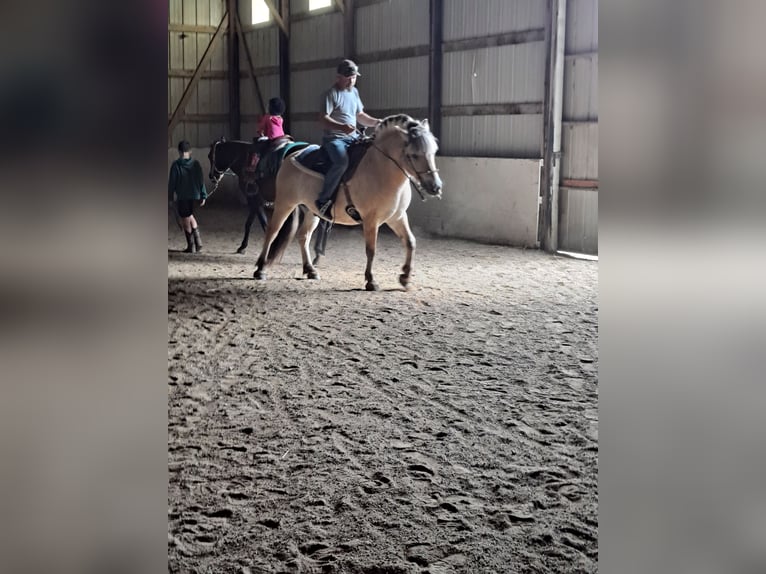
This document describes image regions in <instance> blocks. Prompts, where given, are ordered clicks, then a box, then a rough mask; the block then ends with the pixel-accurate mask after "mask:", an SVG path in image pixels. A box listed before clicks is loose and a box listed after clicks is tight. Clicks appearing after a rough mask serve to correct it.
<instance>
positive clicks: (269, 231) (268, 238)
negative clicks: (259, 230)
mask: <svg viewBox="0 0 766 574" xmlns="http://www.w3.org/2000/svg"><path fill="white" fill-rule="evenodd" d="M294 209H295V205H294V204H293V205H290V204H283V205H275V206H274V213H273V214H272V216H271V220H270V221H269V224H268V225H267V226H266V234H265V236H264V238H263V249H262V250H261V255H260V256H259V257H258V261H257V262H256V264H255V273H254V274H253V277H255V278H256V279H266V274H265V273H264V272H263V268H264V267H265V266H266V256H267V255H268V253H269V249H270V248H271V244H272V243H274V239H276V237H277V235H278V234H279V230H280V229H281V228H282V225H283V224H284V223H285V221H287V218H288V217H289V216H290V214H291V213H292V212H293V210H294Z"/></svg>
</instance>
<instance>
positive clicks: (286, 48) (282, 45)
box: [279, 0, 291, 134]
mask: <svg viewBox="0 0 766 574" xmlns="http://www.w3.org/2000/svg"><path fill="white" fill-rule="evenodd" d="M279 12H280V15H281V16H282V23H283V25H284V28H282V27H280V31H279V97H281V98H282V99H283V100H284V102H285V109H286V110H287V111H286V113H285V115H284V129H285V133H286V134H289V133H290V110H291V108H290V1H289V0H280V2H279Z"/></svg>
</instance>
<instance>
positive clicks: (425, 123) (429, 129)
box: [420, 118, 431, 132]
mask: <svg viewBox="0 0 766 574" xmlns="http://www.w3.org/2000/svg"><path fill="white" fill-rule="evenodd" d="M420 125H422V126H423V127H424V128H426V129H427V130H428V131H429V132H430V131H431V126H429V125H428V118H426V119H424V120H423V121H422V122H420Z"/></svg>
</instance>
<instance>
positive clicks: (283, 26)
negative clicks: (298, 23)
mask: <svg viewBox="0 0 766 574" xmlns="http://www.w3.org/2000/svg"><path fill="white" fill-rule="evenodd" d="M263 1H264V2H265V3H266V6H267V7H268V9H269V12H271V17H272V18H274V21H275V22H276V23H277V25H278V26H279V27H280V28H281V30H282V33H284V34H285V36H287V37H288V38H289V37H290V30H289V29H288V27H287V25H286V24H285V22H284V20H282V16H280V15H279V10H277V7H276V6H274V2H273V1H272V0H263Z"/></svg>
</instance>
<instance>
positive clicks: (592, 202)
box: [559, 188, 598, 255]
mask: <svg viewBox="0 0 766 574" xmlns="http://www.w3.org/2000/svg"><path fill="white" fill-rule="evenodd" d="M560 193H561V195H560V198H559V207H560V213H561V217H560V220H559V249H560V250H562V251H574V252H577V253H588V254H592V255H598V193H597V192H595V191H591V190H587V189H571V188H561V189H560Z"/></svg>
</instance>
